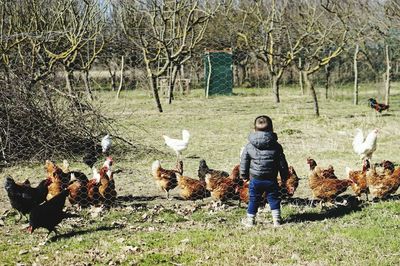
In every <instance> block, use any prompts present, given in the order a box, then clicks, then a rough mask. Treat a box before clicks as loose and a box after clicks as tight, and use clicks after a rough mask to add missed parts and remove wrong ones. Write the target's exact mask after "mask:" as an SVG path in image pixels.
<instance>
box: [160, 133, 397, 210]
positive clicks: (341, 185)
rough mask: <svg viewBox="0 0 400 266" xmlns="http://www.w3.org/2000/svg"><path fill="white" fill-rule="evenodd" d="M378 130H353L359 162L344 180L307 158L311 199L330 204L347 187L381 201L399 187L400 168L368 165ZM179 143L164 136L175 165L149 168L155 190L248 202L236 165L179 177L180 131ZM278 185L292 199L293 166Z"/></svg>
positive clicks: (201, 168)
mask: <svg viewBox="0 0 400 266" xmlns="http://www.w3.org/2000/svg"><path fill="white" fill-rule="evenodd" d="M377 135H378V130H377V129H374V130H372V131H371V132H370V133H369V134H368V135H367V136H366V138H364V135H363V132H362V130H361V129H357V133H356V136H355V137H354V140H353V149H354V152H355V153H357V154H358V155H359V156H360V158H361V160H362V162H363V167H362V169H361V170H351V169H349V168H347V169H346V171H347V179H339V178H338V177H337V176H336V175H335V171H334V168H333V166H331V165H330V166H328V167H327V168H323V167H320V166H317V163H316V161H315V160H314V159H311V158H308V159H307V164H308V165H309V167H310V172H309V175H308V185H309V187H310V189H311V191H312V194H313V197H314V199H318V200H320V202H321V204H322V203H325V202H329V203H334V201H335V198H336V197H337V196H338V195H340V194H341V193H343V192H345V191H346V190H347V188H348V187H351V188H352V189H353V191H354V193H355V195H356V196H357V197H358V198H359V199H360V198H361V194H362V193H365V195H366V199H367V200H368V194H369V193H370V194H371V195H372V196H373V198H385V197H387V196H389V195H391V194H394V193H395V192H396V191H397V189H398V188H399V186H400V167H397V168H395V166H394V164H393V163H392V162H390V161H383V162H382V163H380V164H373V165H372V164H371V157H372V154H373V153H374V151H375V150H376V142H377ZM182 136H183V138H182V139H171V138H169V137H167V136H164V139H165V143H166V144H167V146H169V147H170V148H172V149H173V150H174V151H175V152H176V153H177V158H178V163H177V166H176V168H175V169H172V170H168V169H164V168H162V167H161V163H160V161H155V162H154V163H153V165H152V173H153V177H154V180H155V181H156V183H157V184H158V186H159V187H160V188H161V189H162V190H163V191H165V192H166V195H167V198H168V197H169V191H170V190H172V189H174V188H175V187H178V188H179V189H180V195H181V197H182V198H184V199H189V200H195V199H203V198H205V197H208V196H211V197H212V198H213V199H214V200H217V201H224V200H227V199H235V198H236V199H239V200H240V201H243V202H248V186H249V184H248V182H244V181H243V180H242V179H241V178H240V176H239V165H236V166H235V167H234V168H233V169H232V171H231V173H230V174H229V173H227V172H225V171H221V170H213V169H210V168H209V167H208V166H207V164H206V162H205V160H201V161H200V165H199V168H198V179H197V178H192V177H188V176H183V162H182V161H181V160H179V157H180V155H181V152H182V151H183V150H185V149H186V148H187V145H188V142H189V136H190V134H189V132H188V131H187V130H183V132H182ZM278 184H279V186H280V189H281V195H282V196H283V197H292V196H293V195H294V192H295V191H296V189H297V187H298V185H299V178H298V176H297V174H296V171H295V170H294V168H293V166H290V167H289V177H288V179H287V180H286V181H285V183H282V180H281V178H280V177H279V176H278Z"/></svg>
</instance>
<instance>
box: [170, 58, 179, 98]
mask: <svg viewBox="0 0 400 266" xmlns="http://www.w3.org/2000/svg"><path fill="white" fill-rule="evenodd" d="M178 70H179V66H176V65H174V66H173V67H172V72H171V77H170V79H169V82H170V83H169V84H168V85H169V86H168V104H171V103H172V100H173V99H174V87H175V81H176V76H177V75H178Z"/></svg>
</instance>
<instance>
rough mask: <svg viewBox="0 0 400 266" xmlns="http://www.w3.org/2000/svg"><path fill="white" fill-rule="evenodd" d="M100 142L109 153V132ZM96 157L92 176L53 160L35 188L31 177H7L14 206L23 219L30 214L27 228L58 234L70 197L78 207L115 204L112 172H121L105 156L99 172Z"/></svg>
mask: <svg viewBox="0 0 400 266" xmlns="http://www.w3.org/2000/svg"><path fill="white" fill-rule="evenodd" d="M101 144H102V145H101V151H102V154H104V155H108V152H109V150H110V148H111V137H110V136H109V135H106V136H105V137H104V138H103V139H102V143H101ZM96 160H97V159H94V158H92V159H91V162H90V165H91V166H92V170H93V178H92V179H88V178H87V176H86V175H85V174H84V173H82V172H79V171H69V165H68V162H67V161H64V163H63V167H62V168H61V167H59V166H57V165H56V164H55V163H54V162H52V161H50V160H47V161H46V164H45V169H46V178H45V179H44V180H42V181H41V182H40V183H39V185H38V186H37V187H32V186H31V184H30V182H29V180H26V181H25V182H23V183H18V182H15V181H14V179H13V178H12V177H11V176H7V177H6V181H5V186H4V187H5V190H6V191H7V195H8V198H9V199H10V203H11V206H12V207H13V208H14V209H16V210H17V211H18V212H19V214H20V219H21V218H22V215H24V216H25V215H28V214H29V227H28V228H27V229H28V231H29V232H30V233H32V232H33V231H34V230H35V229H37V228H46V229H48V230H49V234H50V233H51V232H55V233H57V231H56V226H57V225H58V224H59V223H60V222H61V221H62V219H64V218H66V217H67V216H68V214H67V213H65V212H64V211H63V208H64V205H65V201H66V199H67V198H68V199H69V202H70V203H71V204H73V205H75V204H76V205H78V207H79V208H82V207H88V206H90V205H92V206H104V207H109V206H110V205H112V204H113V203H114V201H115V199H116V197H117V192H116V190H115V183H114V178H113V175H114V173H116V172H118V171H112V164H113V160H112V158H111V157H109V156H108V157H107V158H106V160H105V162H104V164H103V166H102V167H101V168H100V170H99V171H98V170H97V168H96V167H94V163H95V161H96ZM88 165H89V164H88Z"/></svg>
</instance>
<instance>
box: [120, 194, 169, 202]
mask: <svg viewBox="0 0 400 266" xmlns="http://www.w3.org/2000/svg"><path fill="white" fill-rule="evenodd" d="M156 199H163V197H161V196H133V195H126V196H118V197H117V202H133V201H153V200H156Z"/></svg>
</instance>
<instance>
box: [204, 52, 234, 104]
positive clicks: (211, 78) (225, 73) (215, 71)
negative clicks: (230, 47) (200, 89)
mask: <svg viewBox="0 0 400 266" xmlns="http://www.w3.org/2000/svg"><path fill="white" fill-rule="evenodd" d="M210 70H211V71H210ZM204 71H205V90H206V96H209V95H214V94H232V87H233V73H232V53H230V52H225V51H216V52H206V53H205V55H204Z"/></svg>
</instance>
